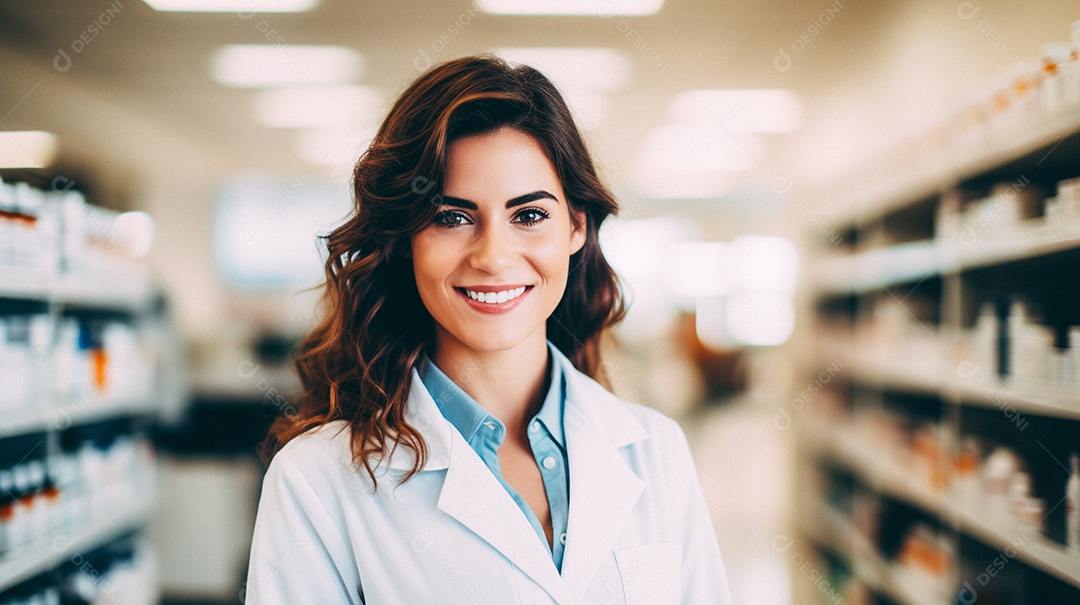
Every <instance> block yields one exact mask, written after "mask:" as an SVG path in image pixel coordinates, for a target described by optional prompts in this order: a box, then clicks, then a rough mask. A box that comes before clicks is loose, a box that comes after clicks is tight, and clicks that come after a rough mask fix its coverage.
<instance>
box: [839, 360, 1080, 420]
mask: <svg viewBox="0 0 1080 605" xmlns="http://www.w3.org/2000/svg"><path fill="white" fill-rule="evenodd" d="M822 348H823V350H825V351H827V353H826V355H827V356H828V357H829V358H831V359H838V360H840V361H841V363H842V364H843V365H844V367H845V368H846V369H847V371H848V373H849V375H850V376H851V377H852V378H853V379H854V380H856V381H858V382H861V383H864V384H870V385H877V386H883V387H891V388H894V389H898V390H903V391H910V392H915V393H928V394H934V393H937V394H940V395H942V397H944V398H946V399H948V400H952V402H953V403H957V404H959V405H962V406H970V407H989V408H997V409H1001V408H1003V407H1005V406H1010V407H1012V408H1013V409H1015V410H1016V411H1017V412H1020V413H1025V414H1033V415H1037V416H1052V417H1056V418H1064V419H1068V420H1080V391H1078V389H1077V388H1076V387H1069V386H1066V385H1055V384H1037V383H1030V384H1024V385H1016V384H1008V383H1005V382H1002V381H1001V380H1000V379H999V378H998V377H997V376H987V375H985V374H983V373H979V374H972V375H969V376H966V377H964V376H961V375H960V372H959V368H958V367H957V368H952V370H951V371H950V370H949V368H946V367H940V368H938V369H936V370H931V371H925V368H921V367H918V366H916V365H913V364H908V363H901V362H900V361H895V358H890V359H893V361H889V362H885V361H883V360H880V359H875V358H874V356H873V355H867V354H866V353H865V352H864V353H863V354H861V355H860V354H858V353H857V347H855V346H853V345H848V344H841V343H828V342H826V343H825V344H824V345H823V347H822Z"/></svg>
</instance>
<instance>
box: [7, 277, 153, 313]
mask: <svg viewBox="0 0 1080 605" xmlns="http://www.w3.org/2000/svg"><path fill="white" fill-rule="evenodd" d="M152 283H153V282H152V279H151V277H150V275H149V273H147V272H145V271H138V272H136V273H135V274H133V275H129V276H124V277H122V278H120V277H118V276H116V275H90V276H81V277H80V276H71V275H67V276H59V277H54V276H42V275H41V272H40V271H31V270H26V269H12V268H10V267H0V298H14V299H19V300H31V301H40V302H55V303H57V304H61V305H77V306H84V307H102V308H109V309H113V308H117V309H143V308H146V307H147V306H148V305H149V303H150V301H151V298H152V293H153V287H152Z"/></svg>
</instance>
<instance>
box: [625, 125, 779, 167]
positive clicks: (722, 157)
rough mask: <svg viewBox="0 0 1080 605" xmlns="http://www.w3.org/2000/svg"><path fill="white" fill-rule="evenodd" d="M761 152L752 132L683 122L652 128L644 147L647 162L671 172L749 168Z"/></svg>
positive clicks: (758, 141)
mask: <svg viewBox="0 0 1080 605" xmlns="http://www.w3.org/2000/svg"><path fill="white" fill-rule="evenodd" d="M761 155H762V150H761V141H760V140H759V139H758V138H757V137H756V136H754V135H748V134H741V133H732V132H728V131H726V130H724V129H722V128H717V127H714V128H711V129H703V128H699V127H695V126H682V125H679V126H662V127H660V128H656V129H654V130H653V131H652V132H651V133H649V135H648V137H647V138H646V140H645V150H644V156H645V162H646V165H648V166H653V167H655V168H657V169H659V170H660V171H661V172H664V173H670V174H688V173H698V172H737V171H742V170H749V169H751V168H753V167H754V166H755V165H757V163H758V161H760V159H761Z"/></svg>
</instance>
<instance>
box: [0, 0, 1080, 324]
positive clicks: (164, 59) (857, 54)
mask: <svg viewBox="0 0 1080 605" xmlns="http://www.w3.org/2000/svg"><path fill="white" fill-rule="evenodd" d="M961 4H962V5H964V6H967V4H972V6H976V7H977V8H978V11H977V13H976V14H975V15H974V16H972V15H967V17H966V18H965V14H964V13H963V11H962V10H960V8H961ZM967 4H964V3H960V4H958V3H956V2H953V1H949V2H941V1H939V0H906V1H902V2H875V1H873V0H833V1H832V2H827V1H825V0H814V1H806V0H802V1H796V0H728V1H725V2H716V1H709V0H666V1H665V2H664V5H663V7H662V9H661V10H660V11H659V13H657V14H656V15H653V16H648V17H625V18H624V17H618V16H615V17H611V18H607V19H605V18H603V17H601V16H588V17H522V16H501V15H491V14H486V13H481V12H479V11H477V10H476V9H475V8H473V6H472V4H471V1H470V0H444V1H437V2H436V1H430V2H349V1H348V0H321V1H320V2H319V4H318V6H317V7H316V8H315V10H313V11H311V12H308V13H300V14H255V15H248V14H238V13H217V14H190V13H159V12H156V11H154V10H152V9H151V8H149V7H148V6H147V5H145V4H144V3H143V2H142V1H141V0H92V1H87V2H70V1H67V0H4V1H3V2H2V3H0V76H2V78H0V127H2V128H3V129H6V130H48V131H51V132H54V133H57V134H58V135H59V137H60V140H61V146H62V150H61V156H60V163H59V165H58V166H57V167H56V168H55V169H54V172H59V173H61V174H70V175H71V176H72V178H73V179H75V180H82V181H84V184H86V182H88V183H90V185H93V187H89V188H90V189H92V190H96V191H97V192H98V194H97V196H96V201H98V202H99V203H102V204H104V205H109V206H114V207H118V208H142V209H146V210H149V211H150V212H151V213H152V214H153V215H154V216H155V218H156V219H157V221H158V224H159V235H158V242H157V244H156V245H155V246H156V247H155V251H154V254H155V255H156V261H155V262H156V263H157V266H156V269H157V271H158V272H159V274H162V275H164V277H163V279H164V280H165V281H170V280H171V281H172V285H173V286H174V287H173V289H174V290H175V289H178V286H177V284H185V287H186V288H188V289H189V290H191V288H195V289H194V290H192V291H191V293H189V294H188V297H189V299H188V301H187V302H186V308H187V310H188V311H189V317H190V318H192V319H191V321H192V322H193V323H196V322H197V321H198V319H199V318H202V317H205V316H207V315H208V314H213V313H214V311H213V310H214V308H215V306H214V305H215V303H214V302H213V301H214V300H216V299H215V295H214V292H215V291H217V292H219V291H220V284H218V283H217V282H216V281H215V280H216V278H215V277H214V275H215V273H214V263H213V259H212V258H211V254H210V252H209V250H210V248H211V247H212V246H211V242H210V236H209V235H208V233H209V231H210V230H211V227H210V226H211V219H210V218H209V217H210V215H211V214H212V213H213V204H214V198H215V195H216V192H217V191H218V190H219V188H220V187H221V185H222V184H223V183H225V182H226V181H227V180H229V179H231V178H233V177H234V176H235V175H238V174H239V175H248V176H251V175H255V176H256V177H258V176H273V177H277V178H282V179H290V178H297V177H298V176H305V177H308V178H312V177H314V178H320V179H321V178H329V179H335V180H341V181H344V180H345V179H347V177H348V168H347V167H340V166H339V167H335V168H328V167H325V166H318V165H314V164H311V163H308V162H306V161H305V160H304V159H303V158H302V157H301V156H300V155H299V154H298V152H297V150H296V139H297V136H298V133H297V132H296V131H294V130H292V129H282V128H268V127H265V126H262V125H260V124H259V123H258V122H257V121H256V120H255V119H254V117H253V104H254V100H255V97H256V95H257V91H253V90H249V89H237V88H228V87H225V86H222V85H220V84H217V83H215V82H214V81H213V80H212V79H211V77H210V75H209V65H210V62H211V58H212V57H213V55H214V53H215V52H216V51H217V50H218V49H219V48H220V47H221V46H222V45H226V44H267V43H274V44H279V45H283V46H286V47H288V46H300V45H309V44H321V45H326V44H329V45H343V46H347V47H350V48H352V49H355V50H356V51H358V52H359V53H360V54H361V55H362V56H363V59H364V61H363V63H364V68H363V71H362V74H360V76H359V77H358V79H357V82H358V83H361V84H365V85H370V86H372V87H375V88H376V89H377V90H378V91H379V93H380V95H381V96H382V98H383V99H384V103H385V104H389V103H390V102H391V101H392V100H393V99H394V97H395V95H396V94H398V93H399V92H400V91H402V90H403V89H404V87H405V86H407V85H408V84H409V82H411V81H412V80H413V79H414V78H415V77H416V76H417V75H418V74H419V72H418V70H417V65H420V66H423V65H424V64H425V63H426V62H425V61H423V60H420V59H419V58H418V57H419V56H420V52H421V51H423V52H424V53H425V54H426V55H427V56H428V57H429V58H430V59H432V60H433V61H441V60H446V59H451V58H454V57H458V56H463V55H467V54H472V53H478V52H484V51H491V50H494V49H498V48H503V47H520V46H526V47H544V46H557V47H563V46H570V47H607V48H611V49H615V50H616V51H618V52H620V53H622V54H623V55H624V57H625V58H626V59H627V61H628V63H629V65H630V67H631V78H630V80H629V82H628V83H627V85H626V86H625V87H624V88H622V89H621V90H618V91H615V92H613V93H612V94H611V95H610V96H609V99H608V101H609V104H610V112H609V114H608V118H607V119H606V120H605V121H603V122H602V123H600V124H599V125H598V126H597V127H595V128H593V129H591V130H589V131H588V132H587V133H586V138H587V140H588V141H589V143H590V146H591V147H592V149H593V151H594V155H595V156H596V159H597V162H598V164H599V166H600V167H601V170H602V172H603V173H604V175H605V177H606V178H607V180H608V182H609V183H611V184H612V186H613V188H614V189H615V191H616V193H617V195H618V196H619V197H620V200H621V203H622V206H623V214H622V216H629V217H630V218H637V217H646V216H654V215H658V214H668V213H673V212H674V213H679V214H682V215H688V216H691V217H693V218H694V219H695V220H697V222H698V223H699V224H700V225H702V226H704V227H706V228H708V229H709V230H710V231H709V232H708V233H707V234H706V235H707V236H708V237H713V238H723V237H730V236H731V235H732V234H733V233H737V232H739V231H743V230H746V229H755V230H758V231H770V230H773V231H787V232H793V233H798V232H800V231H808V230H809V229H810V228H811V227H812V225H811V224H810V223H809V222H808V221H807V220H805V219H804V220H802V221H801V222H800V221H798V220H792V219H791V218H790V217H792V216H798V213H805V212H806V210H805V207H804V206H803V205H802V204H801V203H796V202H795V200H796V194H795V193H794V192H812V194H810V193H807V195H806V199H811V200H817V199H821V197H823V195H824V193H823V192H827V191H829V190H836V189H843V188H844V187H845V186H846V185H845V184H841V183H846V181H844V180H843V179H846V178H854V179H861V180H866V179H868V178H870V179H872V178H876V176H875V175H876V173H875V170H866V169H865V168H864V169H857V168H858V167H859V166H860V165H863V166H865V165H866V159H867V158H872V157H874V156H875V154H877V153H879V152H880V151H881V150H883V149H887V148H889V147H890V146H893V145H895V144H896V143H897V141H900V140H903V139H905V138H910V137H912V136H914V135H916V134H918V133H920V132H924V131H926V130H927V128H928V127H929V126H930V125H931V124H934V123H937V122H941V121H943V120H945V119H947V117H948V115H949V112H950V111H952V110H953V109H955V108H957V107H958V106H959V105H960V104H961V103H963V102H964V101H965V100H967V99H970V98H972V97H973V96H975V95H976V94H977V91H978V90H983V89H985V84H986V82H987V81H988V80H990V79H992V78H993V77H996V76H997V74H1000V73H1003V72H1008V71H1009V70H1010V69H1012V70H1013V71H1015V65H1014V64H1015V63H1016V61H1015V59H1016V57H1017V56H1022V57H1032V56H1038V55H1037V53H1038V52H1039V45H1040V43H1042V42H1045V41H1048V40H1054V39H1060V38H1066V37H1067V36H1068V31H1069V30H1068V26H1069V23H1070V22H1071V21H1072V20H1074V19H1077V18H1080V14H1078V13H1077V10H1076V2H1075V0H1046V1H1044V2H1040V3H1039V4H1038V8H1037V9H1036V8H1034V7H1033V5H1029V4H1027V3H1015V2H1012V3H1010V2H1009V1H1008V0H983V1H982V2H979V3H977V4H973V3H967ZM107 11H109V12H111V13H113V14H112V16H111V17H110V18H109V19H108V22H107V23H105V22H104V21H105V20H104V19H102V15H103V13H106V12H107ZM991 32H992V33H991ZM80 41H82V44H79V42H80ZM76 47H78V52H76ZM60 50H65V52H66V53H67V54H68V55H69V57H70V58H71V64H70V66H67V65H66V64H65V63H64V62H63V61H58V59H57V57H58V54H59V51H60ZM781 51H783V52H782V53H781ZM57 67H60V68H61V69H57ZM698 88H782V89H787V90H790V91H792V92H794V93H795V94H796V95H798V97H799V98H800V99H801V101H802V106H803V122H802V126H801V128H799V129H798V130H797V131H795V132H792V133H786V134H766V135H762V136H761V141H762V155H761V158H762V161H761V162H760V163H759V164H758V165H757V166H756V167H755V168H753V169H750V170H746V171H742V172H738V173H731V174H730V175H729V176H730V178H731V180H732V186H731V187H730V188H729V189H728V191H727V192H726V193H724V194H722V195H719V196H714V197H712V198H709V199H705V200H694V201H688V200H683V201H670V200H665V201H663V203H653V199H652V198H662V197H670V196H665V195H664V193H665V192H664V189H665V187H668V186H669V185H670V184H671V181H662V182H659V183H658V184H657V185H656V186H655V187H648V186H645V187H642V185H641V181H640V179H637V180H635V177H637V176H638V175H639V173H640V172H641V170H642V164H641V160H640V158H641V157H642V154H643V152H644V151H645V149H644V148H643V147H644V145H643V142H644V141H646V140H647V138H648V135H649V133H650V132H652V131H653V129H654V128H656V127H657V126H660V125H663V124H665V123H667V122H668V121H670V119H671V115H670V113H669V104H670V103H671V102H672V100H673V99H674V98H675V97H676V96H677V95H678V94H679V93H681V92H683V91H686V90H689V89H698ZM869 165H870V166H871V167H873V168H875V169H876V170H877V171H878V172H880V171H881V170H883V168H882V167H881V165H880V164H873V163H871V164H869ZM645 168H646V169H647V168H648V166H646V167H645ZM843 175H854V176H843ZM781 182H782V183H784V184H785V185H786V184H794V185H795V187H794V189H788V188H786V186H785V187H783V188H778V187H777V186H776V185H777V183H781ZM676 184H677V183H676ZM190 284H201V285H199V286H190ZM215 289H217V290H215ZM219 293H220V292H219ZM219 299H220V297H219Z"/></svg>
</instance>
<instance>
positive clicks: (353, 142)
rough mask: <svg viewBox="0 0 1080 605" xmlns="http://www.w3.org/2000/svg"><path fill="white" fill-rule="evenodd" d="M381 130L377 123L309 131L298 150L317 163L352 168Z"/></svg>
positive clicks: (308, 159)
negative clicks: (375, 124)
mask: <svg viewBox="0 0 1080 605" xmlns="http://www.w3.org/2000/svg"><path fill="white" fill-rule="evenodd" d="M377 131H378V127H377V126H356V127H353V128H317V129H311V130H305V131H303V132H301V133H300V136H299V138H298V139H297V141H296V152H297V154H298V155H299V156H300V157H301V158H302V159H303V160H304V161H306V162H308V163H310V164H314V165H316V166H329V167H331V168H348V167H351V166H353V165H354V164H356V160H357V159H359V158H360V154H361V153H363V152H364V150H365V149H367V147H368V145H370V144H371V141H372V139H374V138H375V133H376V132H377Z"/></svg>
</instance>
